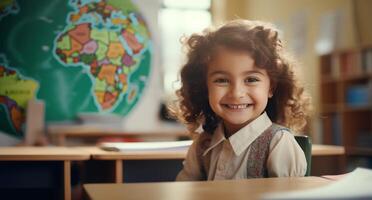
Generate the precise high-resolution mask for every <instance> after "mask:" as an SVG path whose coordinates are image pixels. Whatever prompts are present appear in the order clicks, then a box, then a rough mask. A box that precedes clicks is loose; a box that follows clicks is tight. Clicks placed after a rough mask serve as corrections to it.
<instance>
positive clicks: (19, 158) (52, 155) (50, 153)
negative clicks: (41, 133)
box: [0, 147, 90, 200]
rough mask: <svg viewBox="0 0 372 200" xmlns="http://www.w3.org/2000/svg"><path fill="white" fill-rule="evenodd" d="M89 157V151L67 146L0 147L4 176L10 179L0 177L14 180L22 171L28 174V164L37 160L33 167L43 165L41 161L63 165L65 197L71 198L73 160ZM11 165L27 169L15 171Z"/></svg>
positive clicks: (0, 162)
mask: <svg viewBox="0 0 372 200" xmlns="http://www.w3.org/2000/svg"><path fill="white" fill-rule="evenodd" d="M89 159H90V154H89V153H87V152H85V151H81V150H76V149H71V148H67V147H0V165H1V167H2V170H5V171H2V173H3V176H6V177H7V178H9V179H10V180H5V179H6V178H4V177H3V178H1V177H0V179H2V181H9V182H14V179H15V178H14V177H15V176H17V175H20V176H22V173H24V174H27V173H28V172H23V171H27V168H28V167H29V165H28V164H31V163H35V162H37V165H33V167H42V166H43V164H42V163H40V162H43V163H44V164H46V163H48V165H49V164H50V163H53V164H52V166H55V165H62V166H63V167H62V169H63V178H62V180H63V183H62V184H63V193H64V199H65V200H69V199H71V161H80V160H89ZM56 163H57V164H56ZM9 167H17V170H21V169H22V168H23V167H24V168H25V170H21V171H14V169H9ZM45 169H48V167H44V168H43V170H45ZM8 171H9V173H12V172H15V173H17V174H10V175H8V174H7V173H8ZM41 173H44V172H41ZM57 174H58V173H57ZM60 174H62V173H59V175H60ZM57 179H58V178H57ZM36 182H37V180H36Z"/></svg>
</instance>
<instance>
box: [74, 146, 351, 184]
mask: <svg viewBox="0 0 372 200" xmlns="http://www.w3.org/2000/svg"><path fill="white" fill-rule="evenodd" d="M80 149H83V150H85V151H87V152H88V153H90V154H91V155H92V159H93V160H101V161H113V162H114V167H113V169H111V170H112V171H114V176H115V177H114V181H115V183H122V182H123V179H124V176H123V174H124V170H125V166H123V165H125V163H126V162H128V161H133V160H152V161H153V160H158V161H160V160H162V161H164V160H172V161H173V165H176V168H182V161H183V160H184V159H185V157H186V153H187V150H180V151H128V152H113V151H104V150H101V149H99V148H98V147H81V148H80ZM344 154H345V149H344V147H340V146H330V145H317V144H314V145H313V148H312V155H313V160H315V162H313V165H312V168H317V167H316V166H317V165H321V161H320V162H317V160H316V159H314V158H317V157H324V156H326V157H327V156H331V157H334V156H343V155H344ZM175 162H177V163H175ZM153 163H154V162H153ZM154 164H155V163H154ZM336 164H337V163H336ZM159 165H160V164H159ZM318 168H319V167H318ZM318 171H319V172H318ZM318 171H316V174H317V175H325V174H327V173H322V170H318ZM328 174H334V173H328ZM169 181H170V180H169ZM124 182H125V180H124Z"/></svg>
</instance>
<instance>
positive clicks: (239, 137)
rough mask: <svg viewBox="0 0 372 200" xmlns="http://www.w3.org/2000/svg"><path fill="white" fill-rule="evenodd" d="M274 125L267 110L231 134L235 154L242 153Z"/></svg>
mask: <svg viewBox="0 0 372 200" xmlns="http://www.w3.org/2000/svg"><path fill="white" fill-rule="evenodd" d="M271 125H272V122H271V120H270V118H269V116H267V114H266V112H264V113H263V114H261V115H260V116H259V117H257V118H256V119H255V120H253V121H252V122H251V123H249V124H248V125H246V126H245V127H243V128H242V129H240V130H239V131H238V132H236V133H234V134H233V135H232V136H230V138H229V141H230V143H231V146H232V149H233V150H234V153H235V155H240V154H241V153H242V152H243V151H244V150H245V149H247V147H248V146H249V145H251V144H252V142H253V141H254V140H256V138H257V137H258V136H260V135H261V133H263V132H264V131H265V130H266V129H267V128H269V127H270V126H271Z"/></svg>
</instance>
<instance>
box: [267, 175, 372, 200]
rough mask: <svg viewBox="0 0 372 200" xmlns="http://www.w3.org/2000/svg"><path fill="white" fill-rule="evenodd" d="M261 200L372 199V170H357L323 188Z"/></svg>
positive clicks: (284, 193)
mask: <svg viewBox="0 0 372 200" xmlns="http://www.w3.org/2000/svg"><path fill="white" fill-rule="evenodd" d="M263 199H265V200H275V199H276V200H278V199H372V170H371V169H364V168H357V169H355V170H354V171H353V172H351V173H349V174H347V175H346V176H345V177H343V178H342V179H340V180H338V181H335V182H334V183H331V184H329V185H326V186H324V187H320V188H315V189H309V190H302V191H294V192H280V193H279V192H278V193H270V194H266V195H264V196H263Z"/></svg>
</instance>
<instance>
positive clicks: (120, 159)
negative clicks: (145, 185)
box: [79, 147, 187, 183]
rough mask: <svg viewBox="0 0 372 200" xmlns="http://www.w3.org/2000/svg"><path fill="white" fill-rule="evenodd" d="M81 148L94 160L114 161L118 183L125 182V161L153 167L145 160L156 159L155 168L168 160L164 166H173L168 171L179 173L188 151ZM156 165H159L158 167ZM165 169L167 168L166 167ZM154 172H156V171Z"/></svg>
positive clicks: (153, 163)
mask: <svg viewBox="0 0 372 200" xmlns="http://www.w3.org/2000/svg"><path fill="white" fill-rule="evenodd" d="M79 149H80V150H84V151H86V152H87V153H89V154H91V156H92V160H96V161H113V162H114V168H113V169H112V171H114V179H115V180H114V181H115V182H116V183H122V182H123V179H124V170H126V166H128V165H126V164H125V163H129V162H132V161H137V162H142V165H140V166H141V167H145V168H148V169H151V168H150V166H143V165H146V164H147V163H144V162H146V161H154V160H156V161H157V162H151V164H152V166H151V167H152V168H153V170H156V169H158V168H162V167H161V165H162V164H161V163H159V162H166V163H164V164H163V165H165V166H163V167H171V169H169V171H168V172H169V173H172V172H173V173H178V171H179V170H180V169H181V168H182V161H183V160H184V159H185V157H186V153H187V150H179V151H128V152H114V151H104V150H102V149H100V148H98V147H79ZM154 165H158V166H159V167H156V166H154ZM163 170H166V169H165V168H164V169H163ZM129 171H130V170H129ZM153 173H154V174H155V173H156V171H154V172H153ZM173 178H174V177H173ZM168 181H170V180H168ZM124 182H125V181H124Z"/></svg>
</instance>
